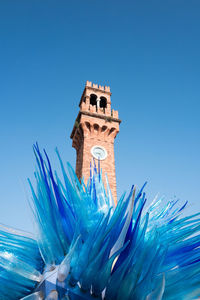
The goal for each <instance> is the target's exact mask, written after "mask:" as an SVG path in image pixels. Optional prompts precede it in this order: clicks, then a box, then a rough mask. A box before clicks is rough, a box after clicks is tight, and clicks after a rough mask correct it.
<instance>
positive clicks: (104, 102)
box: [99, 96, 107, 113]
mask: <svg viewBox="0 0 200 300" xmlns="http://www.w3.org/2000/svg"><path fill="white" fill-rule="evenodd" d="M99 106H100V108H101V109H103V111H104V113H105V109H106V107H107V99H106V98H105V97H103V96H102V97H100V105H99Z"/></svg>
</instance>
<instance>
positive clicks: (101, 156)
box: [91, 146, 107, 160]
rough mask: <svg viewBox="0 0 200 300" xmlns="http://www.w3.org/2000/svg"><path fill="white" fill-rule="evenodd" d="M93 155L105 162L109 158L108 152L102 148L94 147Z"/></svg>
mask: <svg viewBox="0 0 200 300" xmlns="http://www.w3.org/2000/svg"><path fill="white" fill-rule="evenodd" d="M91 153H92V155H93V157H94V158H96V159H100V160H104V159H106V157H107V151H106V149H105V148H104V147H102V146H94V147H92V149H91Z"/></svg>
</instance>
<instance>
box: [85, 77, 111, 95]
mask: <svg viewBox="0 0 200 300" xmlns="http://www.w3.org/2000/svg"><path fill="white" fill-rule="evenodd" d="M85 86H86V87H88V88H93V89H97V90H100V91H104V92H109V93H110V87H109V86H107V85H105V86H103V85H100V84H96V83H92V81H88V80H87V81H86V84H85Z"/></svg>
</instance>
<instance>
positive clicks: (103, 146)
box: [71, 81, 121, 203]
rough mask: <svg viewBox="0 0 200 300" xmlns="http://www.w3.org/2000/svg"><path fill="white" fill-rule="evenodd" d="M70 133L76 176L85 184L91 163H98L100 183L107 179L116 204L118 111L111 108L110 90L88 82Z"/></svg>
mask: <svg viewBox="0 0 200 300" xmlns="http://www.w3.org/2000/svg"><path fill="white" fill-rule="evenodd" d="M79 107H80V111H79V113H78V116H77V118H76V121H75V124H74V127H73V130H72V133H71V139H72V146H73V147H74V148H75V149H76V174H77V176H78V178H79V179H81V178H82V177H84V180H85V182H87V180H88V178H89V176H90V163H91V162H92V161H93V159H94V160H95V162H96V164H98V159H99V160H100V164H101V168H102V173H103V180H104V182H105V174H107V176H108V181H109V185H110V188H111V192H112V195H113V199H114V201H115V203H116V202H117V189H116V174H115V158H114V140H115V137H116V135H117V133H118V132H119V124H120V122H121V121H120V119H119V116H118V111H115V110H113V109H111V92H110V87H108V86H105V87H104V86H101V85H98V84H92V82H90V81H87V82H86V85H85V89H84V91H83V94H82V97H81V100H80V103H79Z"/></svg>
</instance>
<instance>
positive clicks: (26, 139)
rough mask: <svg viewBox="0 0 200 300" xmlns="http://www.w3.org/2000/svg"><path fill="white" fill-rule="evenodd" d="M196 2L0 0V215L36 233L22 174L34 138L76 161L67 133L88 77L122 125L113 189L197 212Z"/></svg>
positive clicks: (27, 169)
mask: <svg viewBox="0 0 200 300" xmlns="http://www.w3.org/2000/svg"><path fill="white" fill-rule="evenodd" d="M199 37H200V2H199V0H195V1H194V0H180V1H179V0H171V1H169V0H166V1H163V0H144V1H143V0H140V1H139V0H137V1H134V0H125V1H119V0H117V1H116V0H109V1H108V0H101V1H100V0H85V1H83V0H73V1H67V0H60V1H57V0H54V1H53V0H48V1H44V0H17V1H16V0H2V1H1V3H0V103H1V109H0V137H1V150H0V154H1V155H0V222H1V223H4V224H8V225H11V226H14V227H17V228H21V229H25V230H28V231H33V225H32V223H33V221H32V218H31V216H32V215H31V212H30V209H29V206H28V202H27V198H28V197H30V193H29V188H28V184H27V177H30V178H31V179H33V172H34V168H35V161H34V156H33V152H32V144H33V143H34V142H35V141H38V142H39V144H40V147H41V148H43V147H44V148H45V149H46V150H47V152H48V153H49V156H50V158H51V161H52V162H53V166H54V168H56V169H57V168H58V163H57V160H56V155H55V153H54V149H55V147H56V146H57V147H58V148H59V150H60V153H61V155H62V157H63V160H64V161H69V162H71V164H72V165H73V166H74V165H75V150H74V149H72V146H71V140H70V133H71V130H72V127H73V123H74V120H75V118H76V115H77V113H78V103H79V99H80V96H81V93H82V91H83V88H84V84H85V82H86V80H90V81H93V82H95V83H99V84H102V85H110V86H111V91H112V107H113V108H114V109H117V110H119V115H120V118H121V119H122V124H121V128H120V133H119V135H118V137H117V139H116V143H115V155H116V171H117V184H118V194H119V195H120V194H121V193H122V192H123V191H124V190H129V188H130V186H131V184H133V183H134V184H136V185H137V186H138V187H139V186H141V185H142V184H143V182H144V181H146V180H147V181H148V186H147V189H146V190H147V196H148V197H149V199H152V198H153V196H154V195H155V194H156V193H157V192H159V193H160V194H161V195H162V194H164V195H166V198H170V197H174V196H176V197H178V198H181V199H182V201H186V200H189V201H190V205H189V207H188V213H191V212H196V211H200V199H199V198H200V197H199V190H198V188H199V182H200V157H199V154H200V137H199V135H200V134H199V132H200V119H199V115H200V89H199V81H200V54H199V53H200V39H199Z"/></svg>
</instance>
